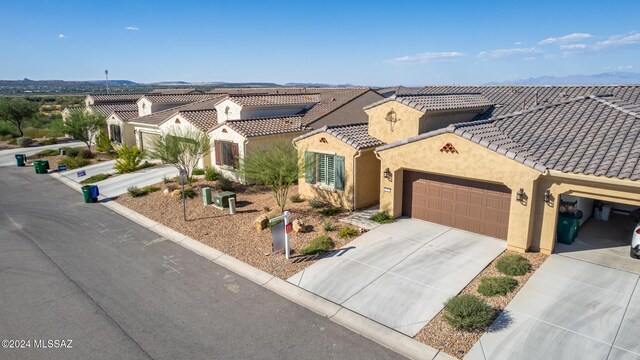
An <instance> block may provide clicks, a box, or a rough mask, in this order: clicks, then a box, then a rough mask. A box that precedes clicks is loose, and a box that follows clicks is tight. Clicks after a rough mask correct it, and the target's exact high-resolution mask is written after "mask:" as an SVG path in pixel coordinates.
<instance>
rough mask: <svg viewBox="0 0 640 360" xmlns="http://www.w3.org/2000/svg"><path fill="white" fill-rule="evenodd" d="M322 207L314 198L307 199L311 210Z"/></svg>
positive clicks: (320, 202)
mask: <svg viewBox="0 0 640 360" xmlns="http://www.w3.org/2000/svg"><path fill="white" fill-rule="evenodd" d="M322 205H323V204H322V201H320V200H318V199H316V198H313V199H309V206H311V208H312V209H317V208H319V207H321V206H322Z"/></svg>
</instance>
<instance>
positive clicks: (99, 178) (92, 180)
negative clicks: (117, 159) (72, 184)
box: [80, 174, 111, 184]
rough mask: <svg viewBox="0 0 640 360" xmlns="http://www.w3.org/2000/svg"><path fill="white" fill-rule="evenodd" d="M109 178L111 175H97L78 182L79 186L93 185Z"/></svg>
mask: <svg viewBox="0 0 640 360" xmlns="http://www.w3.org/2000/svg"><path fill="white" fill-rule="evenodd" d="M110 177H111V174H97V175H93V176H90V177H88V178H86V179H84V180H82V181H80V184H93V183H97V182H98V181H102V180H105V179H108V178H110Z"/></svg>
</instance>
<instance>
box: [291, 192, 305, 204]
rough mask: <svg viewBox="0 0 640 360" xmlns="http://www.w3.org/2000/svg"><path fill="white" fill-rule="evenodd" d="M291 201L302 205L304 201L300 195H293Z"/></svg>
mask: <svg viewBox="0 0 640 360" xmlns="http://www.w3.org/2000/svg"><path fill="white" fill-rule="evenodd" d="M289 199H291V202H294V203H301V202H303V201H304V199H303V198H302V197H301V196H300V194H293V195H291V197H289Z"/></svg>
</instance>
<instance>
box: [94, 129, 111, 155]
mask: <svg viewBox="0 0 640 360" xmlns="http://www.w3.org/2000/svg"><path fill="white" fill-rule="evenodd" d="M95 143H96V150H98V151H100V152H105V153H106V152H109V151H111V150H113V145H112V144H111V140H109V136H107V134H106V133H105V132H104V131H102V130H100V131H99V132H98V135H96V140H95Z"/></svg>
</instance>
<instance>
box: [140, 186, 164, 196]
mask: <svg viewBox="0 0 640 360" xmlns="http://www.w3.org/2000/svg"><path fill="white" fill-rule="evenodd" d="M144 190H145V191H146V192H147V194H151V193H152V192H156V191H160V190H162V189H160V187H158V186H153V185H149V186H147V187H146V188H144Z"/></svg>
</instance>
